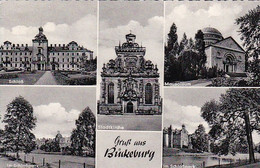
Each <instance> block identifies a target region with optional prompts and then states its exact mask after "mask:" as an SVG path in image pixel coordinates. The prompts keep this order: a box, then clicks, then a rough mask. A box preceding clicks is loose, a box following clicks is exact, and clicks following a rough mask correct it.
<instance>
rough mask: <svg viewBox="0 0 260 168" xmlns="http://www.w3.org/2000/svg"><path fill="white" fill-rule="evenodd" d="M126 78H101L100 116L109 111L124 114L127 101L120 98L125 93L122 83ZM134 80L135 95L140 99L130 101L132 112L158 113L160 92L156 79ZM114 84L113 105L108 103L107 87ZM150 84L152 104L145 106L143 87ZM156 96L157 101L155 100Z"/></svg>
mask: <svg viewBox="0 0 260 168" xmlns="http://www.w3.org/2000/svg"><path fill="white" fill-rule="evenodd" d="M127 79H128V78H127V77H102V82H101V94H100V102H101V104H100V110H99V111H100V114H102V113H107V112H108V111H109V110H110V111H113V110H122V112H123V113H125V112H126V110H125V109H126V105H127V103H128V102H129V101H124V100H123V99H122V98H120V96H121V95H122V94H123V93H124V92H125V89H126V88H124V84H123V81H124V80H127ZM134 80H136V84H135V85H136V87H135V88H134V90H135V92H136V94H137V95H141V98H140V99H138V100H137V101H131V102H132V103H133V104H134V111H135V110H137V109H139V110H144V111H147V110H151V109H152V110H154V111H157V112H158V113H159V112H160V107H159V106H158V105H159V104H160V102H159V101H160V99H159V97H160V96H159V95H160V90H159V87H160V86H159V82H158V79H157V78H134ZM110 83H113V84H114V104H109V103H108V96H109V95H108V85H109V84H110ZM148 83H150V84H151V85H152V92H153V94H152V96H153V97H152V104H145V86H146V84H148ZM156 95H157V99H156Z"/></svg>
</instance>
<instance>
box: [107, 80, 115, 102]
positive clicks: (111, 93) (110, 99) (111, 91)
mask: <svg viewBox="0 0 260 168" xmlns="http://www.w3.org/2000/svg"><path fill="white" fill-rule="evenodd" d="M108 103H109V104H114V83H110V84H109V85H108Z"/></svg>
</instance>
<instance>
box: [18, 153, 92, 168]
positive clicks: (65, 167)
mask: <svg viewBox="0 0 260 168" xmlns="http://www.w3.org/2000/svg"><path fill="white" fill-rule="evenodd" d="M24 156H26V158H25V157H24ZM20 158H21V159H22V160H23V161H24V159H26V161H28V162H32V161H33V162H34V163H36V164H37V165H39V166H42V165H43V158H44V160H45V166H46V164H47V163H48V164H49V165H50V166H51V167H53V168H56V167H57V168H58V167H59V160H60V161H61V168H72V167H73V168H84V167H83V166H84V163H85V166H86V168H94V167H95V158H92V157H81V156H71V155H54V154H35V153H30V154H24V153H21V154H20Z"/></svg>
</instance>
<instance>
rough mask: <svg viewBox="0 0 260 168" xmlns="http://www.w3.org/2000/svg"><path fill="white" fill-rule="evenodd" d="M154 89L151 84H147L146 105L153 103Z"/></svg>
mask: <svg viewBox="0 0 260 168" xmlns="http://www.w3.org/2000/svg"><path fill="white" fill-rule="evenodd" d="M152 100H153V88H152V85H151V83H147V84H146V86H145V104H152V103H153V101H152Z"/></svg>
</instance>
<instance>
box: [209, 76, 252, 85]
mask: <svg viewBox="0 0 260 168" xmlns="http://www.w3.org/2000/svg"><path fill="white" fill-rule="evenodd" d="M209 86H217V87H221V86H226V87H230V86H236V87H245V86H250V82H249V81H247V80H245V79H241V78H225V77H218V78H215V79H213V80H212V84H211V85H209Z"/></svg>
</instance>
